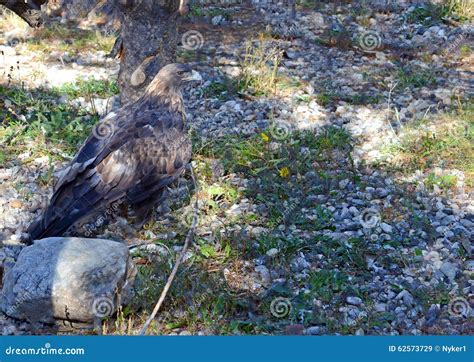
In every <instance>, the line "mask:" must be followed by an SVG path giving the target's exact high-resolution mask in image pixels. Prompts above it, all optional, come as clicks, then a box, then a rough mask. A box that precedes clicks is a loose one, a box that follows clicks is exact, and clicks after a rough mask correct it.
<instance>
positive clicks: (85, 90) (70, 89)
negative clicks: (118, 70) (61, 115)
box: [53, 77, 119, 99]
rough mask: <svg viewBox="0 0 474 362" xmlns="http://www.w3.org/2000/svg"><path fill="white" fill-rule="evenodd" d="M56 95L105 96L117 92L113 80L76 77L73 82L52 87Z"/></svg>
mask: <svg viewBox="0 0 474 362" xmlns="http://www.w3.org/2000/svg"><path fill="white" fill-rule="evenodd" d="M53 91H54V92H56V93H57V94H58V95H67V96H68V97H69V98H70V99H74V98H78V97H84V96H88V97H91V96H95V97H101V98H107V97H110V96H113V95H115V94H118V93H119V89H118V85H117V82H116V81H115V80H108V79H95V78H92V77H91V78H89V79H78V80H77V81H76V82H74V83H66V84H64V85H62V86H60V87H56V88H54V89H53Z"/></svg>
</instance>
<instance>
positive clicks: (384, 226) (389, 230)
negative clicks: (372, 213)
mask: <svg viewBox="0 0 474 362" xmlns="http://www.w3.org/2000/svg"><path fill="white" fill-rule="evenodd" d="M380 227H381V228H382V230H383V231H384V232H385V233H387V234H391V233H392V231H393V227H392V226H391V225H389V224H387V223H384V222H383V223H381V224H380Z"/></svg>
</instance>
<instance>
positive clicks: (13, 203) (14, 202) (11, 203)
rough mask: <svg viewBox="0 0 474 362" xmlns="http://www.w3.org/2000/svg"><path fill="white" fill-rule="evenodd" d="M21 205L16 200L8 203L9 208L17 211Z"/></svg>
mask: <svg viewBox="0 0 474 362" xmlns="http://www.w3.org/2000/svg"><path fill="white" fill-rule="evenodd" d="M22 205H23V204H22V203H21V201H20V200H18V199H13V200H11V201H10V206H11V207H12V208H14V209H19V208H20V207H22Z"/></svg>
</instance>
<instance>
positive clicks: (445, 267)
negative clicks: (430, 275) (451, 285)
mask: <svg viewBox="0 0 474 362" xmlns="http://www.w3.org/2000/svg"><path fill="white" fill-rule="evenodd" d="M439 270H440V271H441V273H443V274H444V275H446V276H447V277H448V279H449V280H450V281H453V280H454V278H455V277H456V272H457V270H456V266H455V265H454V264H453V263H450V262H447V261H446V262H444V263H443V264H441V268H439Z"/></svg>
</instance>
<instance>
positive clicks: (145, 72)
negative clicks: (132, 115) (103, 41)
mask: <svg viewBox="0 0 474 362" xmlns="http://www.w3.org/2000/svg"><path fill="white" fill-rule="evenodd" d="M120 6H121V13H122V15H123V19H122V30H121V38H122V51H121V54H120V59H121V64H120V71H119V75H118V85H119V88H120V96H121V102H122V104H127V103H129V102H132V101H135V100H136V99H137V98H138V97H140V95H141V94H142V93H143V91H144V90H145V88H146V86H147V85H148V84H149V83H150V81H151V80H152V79H153V77H154V76H155V75H156V73H157V72H158V70H159V69H161V68H162V67H163V66H164V65H166V64H169V63H174V62H175V61H176V46H177V43H178V31H177V25H178V24H177V22H178V17H179V12H178V8H179V2H178V1H176V0H157V1H153V0H141V1H139V0H135V1H134V0H121V1H120Z"/></svg>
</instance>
